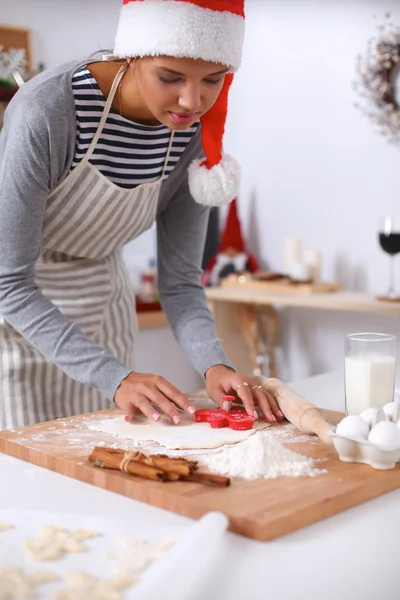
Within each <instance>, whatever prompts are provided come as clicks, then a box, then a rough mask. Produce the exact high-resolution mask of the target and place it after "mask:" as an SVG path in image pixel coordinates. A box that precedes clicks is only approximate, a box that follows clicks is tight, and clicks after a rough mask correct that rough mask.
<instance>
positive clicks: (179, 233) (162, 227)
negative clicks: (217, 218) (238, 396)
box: [157, 175, 231, 375]
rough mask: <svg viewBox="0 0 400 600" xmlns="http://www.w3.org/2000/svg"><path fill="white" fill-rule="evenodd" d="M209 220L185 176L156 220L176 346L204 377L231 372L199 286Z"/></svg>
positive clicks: (162, 289) (163, 295)
mask: <svg viewBox="0 0 400 600" xmlns="http://www.w3.org/2000/svg"><path fill="white" fill-rule="evenodd" d="M208 216H209V209H208V208H207V207H204V206H201V205H200V204H197V203H196V202H195V201H194V200H193V198H192V197H191V195H190V192H189V186H188V180H187V175H185V176H184V180H183V181H182V182H181V184H180V185H179V187H178V188H177V190H176V191H175V193H174V194H173V197H172V199H171V200H170V201H169V203H168V204H167V206H166V208H165V209H164V210H163V211H162V212H161V214H160V215H159V216H158V219H157V239H158V272H159V274H158V278H159V293H160V301H161V304H162V307H163V309H164V311H165V313H166V315H167V318H168V321H169V323H170V325H171V327H172V329H173V332H174V335H175V337H176V339H177V341H178V342H179V344H180V346H181V348H182V349H183V351H184V352H185V353H186V355H187V356H188V357H189V359H190V360H191V362H192V364H193V366H194V367H195V369H196V370H197V371H199V373H201V374H202V375H203V374H204V373H205V371H206V370H207V369H208V368H210V367H211V366H213V365H216V364H225V365H227V366H231V364H230V363H229V361H228V359H227V357H226V355H225V353H224V351H223V348H222V343H221V340H220V339H219V338H218V336H217V332H216V329H215V325H214V321H213V317H212V314H211V312H210V310H209V308H208V305H207V299H206V295H205V292H204V288H203V286H202V284H201V282H200V278H201V273H202V270H201V260H202V254H203V248H204V241H205V237H206V232H207V224H208Z"/></svg>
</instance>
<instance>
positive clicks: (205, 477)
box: [180, 471, 231, 487]
mask: <svg viewBox="0 0 400 600" xmlns="http://www.w3.org/2000/svg"><path fill="white" fill-rule="evenodd" d="M180 479H181V481H191V482H193V483H210V484H212V485H217V486H219V487H229V486H230V484H231V480H230V479H229V477H225V476H224V475H214V474H212V473H201V472H200V471H196V473H193V474H192V475H188V476H183V477H181V478H180Z"/></svg>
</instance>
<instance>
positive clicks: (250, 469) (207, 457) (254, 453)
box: [196, 431, 323, 479]
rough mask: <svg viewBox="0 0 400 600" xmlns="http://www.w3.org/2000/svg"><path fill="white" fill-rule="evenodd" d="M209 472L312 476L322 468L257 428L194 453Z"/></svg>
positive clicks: (232, 474) (239, 475)
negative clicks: (228, 442) (217, 446)
mask: <svg viewBox="0 0 400 600" xmlns="http://www.w3.org/2000/svg"><path fill="white" fill-rule="evenodd" d="M196 459H197V460H198V461H199V463H200V464H201V466H202V467H206V468H207V469H208V470H209V471H211V473H216V474H218V475H228V476H230V477H243V478H245V479H257V478H265V479H275V478H276V477H299V476H301V475H308V476H314V475H318V474H320V473H322V472H323V471H321V470H319V469H316V468H315V467H314V461H313V459H311V458H308V457H307V456H302V455H300V454H297V453H296V452H292V451H291V450H288V449H287V448H285V447H284V446H283V445H282V444H281V442H280V441H278V440H277V439H276V438H274V437H273V436H271V435H270V434H269V433H267V432H261V431H260V432H257V433H256V434H255V435H252V436H251V437H250V438H248V439H247V440H245V441H243V442H240V443H239V444H236V445H235V446H226V447H224V448H221V449H220V450H216V451H214V452H212V453H209V454H202V455H201V456H196Z"/></svg>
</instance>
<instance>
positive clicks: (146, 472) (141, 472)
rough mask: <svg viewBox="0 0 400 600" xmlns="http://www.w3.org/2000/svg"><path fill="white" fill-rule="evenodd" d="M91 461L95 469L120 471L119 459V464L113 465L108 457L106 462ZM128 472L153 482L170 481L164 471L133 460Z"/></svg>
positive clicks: (98, 459) (94, 459)
mask: <svg viewBox="0 0 400 600" xmlns="http://www.w3.org/2000/svg"><path fill="white" fill-rule="evenodd" d="M89 459H90V460H91V461H92V462H93V464H94V466H95V467H101V468H106V469H117V470H120V463H121V461H120V460H119V459H117V460H118V463H117V462H115V463H113V461H112V460H110V458H109V457H107V456H106V457H105V460H102V459H101V458H94V457H92V456H90V457H89ZM126 471H127V473H130V474H131V475H137V476H138V477H142V478H143V479H152V480H153V481H167V480H168V479H167V475H168V474H167V473H165V472H164V471H161V470H160V469H156V468H154V467H150V466H149V465H143V464H142V463H139V462H135V461H133V460H132V461H130V462H129V464H128V465H127V466H126Z"/></svg>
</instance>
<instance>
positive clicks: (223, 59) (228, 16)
mask: <svg viewBox="0 0 400 600" xmlns="http://www.w3.org/2000/svg"><path fill="white" fill-rule="evenodd" d="M244 21H245V15H244V0H124V2H123V6H122V9H121V14H120V19H119V24H118V30H117V36H116V40H115V49H114V54H115V55H117V56H121V57H133V58H134V57H142V56H163V55H164V56H175V57H178V58H184V57H186V58H195V59H196V58H201V59H203V60H205V61H210V62H215V63H220V64H223V65H226V66H227V67H229V69H230V71H231V73H230V74H228V75H226V76H225V82H224V85H223V87H222V90H221V93H220V95H219V97H218V99H217V101H216V102H215V104H214V106H213V107H212V108H211V109H210V110H209V111H208V112H207V113H206V114H205V115H203V117H201V119H200V121H201V128H202V144H203V150H204V154H205V160H197V161H194V162H193V163H192V164H191V165H190V167H189V188H190V193H191V194H192V196H193V198H194V199H195V200H196V202H198V203H200V204H204V205H206V206H222V205H223V204H227V203H229V202H231V201H232V200H233V199H234V198H236V196H237V195H238V193H239V185H240V167H239V164H238V163H237V161H236V160H235V159H233V158H232V157H230V156H227V155H223V154H222V141H223V136H224V131H225V122H226V116H227V110H228V94H229V89H230V86H231V84H232V81H233V73H234V72H235V71H237V69H238V68H239V67H240V63H241V56H242V48H243V40H244ZM149 32H151V34H150V33H149Z"/></svg>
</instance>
